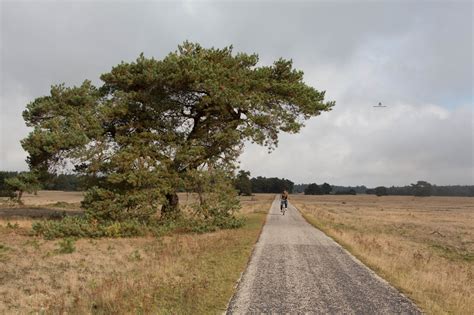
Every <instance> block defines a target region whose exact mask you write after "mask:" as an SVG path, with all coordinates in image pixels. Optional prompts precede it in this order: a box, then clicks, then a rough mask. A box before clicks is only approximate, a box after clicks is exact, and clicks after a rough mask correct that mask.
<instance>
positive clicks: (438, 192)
mask: <svg viewBox="0 0 474 315" xmlns="http://www.w3.org/2000/svg"><path fill="white" fill-rule="evenodd" d="M365 193H366V194H374V195H379V196H419V197H423V196H452V197H474V186H473V185H452V186H437V185H432V184H430V183H428V182H426V181H418V182H417V183H416V184H411V185H409V186H401V187H395V186H392V187H384V186H379V187H376V188H372V189H367V190H366V192H365Z"/></svg>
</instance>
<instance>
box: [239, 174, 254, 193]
mask: <svg viewBox="0 0 474 315" xmlns="http://www.w3.org/2000/svg"><path fill="white" fill-rule="evenodd" d="M235 188H236V189H237V191H238V192H239V195H244V196H251V195H252V182H251V181H250V172H248V171H244V170H240V171H239V173H238V174H237V177H236V179H235Z"/></svg>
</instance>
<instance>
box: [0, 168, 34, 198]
mask: <svg viewBox="0 0 474 315" xmlns="http://www.w3.org/2000/svg"><path fill="white" fill-rule="evenodd" d="M5 183H6V184H7V185H8V186H9V187H10V189H11V190H13V191H16V198H17V202H18V203H20V204H22V203H23V202H22V200H21V198H22V196H23V193H24V192H28V193H36V192H37V191H38V189H40V187H41V185H40V183H39V181H38V177H37V176H36V174H34V173H31V172H23V173H20V174H18V176H15V177H11V178H7V179H5Z"/></svg>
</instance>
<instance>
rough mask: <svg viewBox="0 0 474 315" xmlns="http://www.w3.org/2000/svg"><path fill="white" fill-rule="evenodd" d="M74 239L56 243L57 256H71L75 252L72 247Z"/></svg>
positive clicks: (65, 239)
mask: <svg viewBox="0 0 474 315" xmlns="http://www.w3.org/2000/svg"><path fill="white" fill-rule="evenodd" d="M74 243H75V241H74V239H73V238H70V237H68V238H64V239H62V240H60V241H59V242H58V248H57V249H56V252H57V253H59V254H71V253H74V252H75V251H76V247H75V246H74Z"/></svg>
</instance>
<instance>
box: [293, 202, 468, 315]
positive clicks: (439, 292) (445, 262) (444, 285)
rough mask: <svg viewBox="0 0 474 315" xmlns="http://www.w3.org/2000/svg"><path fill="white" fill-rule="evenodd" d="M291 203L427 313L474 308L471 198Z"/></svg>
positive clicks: (443, 312) (451, 312)
mask: <svg viewBox="0 0 474 315" xmlns="http://www.w3.org/2000/svg"><path fill="white" fill-rule="evenodd" d="M290 202H292V203H293V204H294V205H295V206H296V207H297V208H298V209H299V210H300V211H301V212H302V213H303V214H304V216H305V217H306V219H307V220H308V221H309V222H311V223H312V224H314V225H315V226H317V227H318V228H320V229H321V230H323V231H324V232H326V233H327V234H328V235H329V236H331V237H333V238H334V239H335V240H336V241H338V242H339V243H340V244H341V245H343V246H344V247H345V248H347V249H348V250H349V251H350V252H352V253H353V254H354V255H355V256H357V257H358V258H359V259H361V260H362V261H363V262H364V263H365V264H367V265H368V266H370V267H371V268H372V269H373V270H375V271H376V272H377V273H378V274H379V275H381V276H382V277H383V278H385V279H386V280H388V281H389V282H391V283H392V284H393V285H395V286H396V287H397V288H399V289H400V290H401V291H402V292H404V293H406V294H407V295H408V296H409V297H411V298H412V299H413V300H414V301H415V302H416V303H417V304H418V305H419V306H420V307H421V308H422V309H423V310H424V311H426V312H427V313H429V314H472V313H473V311H474V198H467V197H466V198H464V197H411V196H385V197H376V196H373V195H357V196H302V195H297V196H291V199H290Z"/></svg>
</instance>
